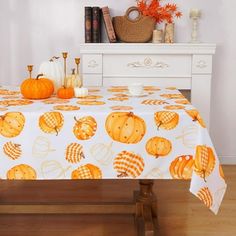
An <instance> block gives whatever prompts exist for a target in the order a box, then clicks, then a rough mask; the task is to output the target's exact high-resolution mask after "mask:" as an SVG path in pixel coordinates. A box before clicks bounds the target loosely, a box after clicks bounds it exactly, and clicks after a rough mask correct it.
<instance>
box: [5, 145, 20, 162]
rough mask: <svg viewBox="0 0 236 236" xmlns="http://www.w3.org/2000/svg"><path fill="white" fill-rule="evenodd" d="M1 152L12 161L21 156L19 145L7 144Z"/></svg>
mask: <svg viewBox="0 0 236 236" xmlns="http://www.w3.org/2000/svg"><path fill="white" fill-rule="evenodd" d="M3 152H4V153H5V154H6V155H7V156H8V157H10V158H11V159H12V160H16V159H18V158H19V157H20V156H21V153H22V151H21V145H20V144H15V143H12V142H7V143H5V144H4V145H3Z"/></svg>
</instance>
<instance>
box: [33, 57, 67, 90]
mask: <svg viewBox="0 0 236 236" xmlns="http://www.w3.org/2000/svg"><path fill="white" fill-rule="evenodd" d="M58 59H59V57H52V59H50V60H49V61H45V62H43V63H42V64H41V65H40V67H39V73H38V74H43V75H45V76H46V77H47V78H49V79H51V80H52V81H53V83H54V92H55V93H56V91H57V90H58V88H60V87H61V86H62V85H63V80H64V72H63V66H62V64H61V63H60V61H59V60H58Z"/></svg>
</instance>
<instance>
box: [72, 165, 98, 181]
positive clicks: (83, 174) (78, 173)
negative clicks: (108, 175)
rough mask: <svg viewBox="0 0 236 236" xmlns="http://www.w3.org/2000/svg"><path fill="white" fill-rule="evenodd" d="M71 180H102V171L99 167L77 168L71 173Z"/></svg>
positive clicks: (86, 166) (85, 166) (84, 166)
mask: <svg viewBox="0 0 236 236" xmlns="http://www.w3.org/2000/svg"><path fill="white" fill-rule="evenodd" d="M71 178H72V179H102V171H101V170H100V169H99V167H97V166H95V165H92V164H86V165H83V166H80V167H78V168H77V169H76V170H74V171H73V172H72V173H71Z"/></svg>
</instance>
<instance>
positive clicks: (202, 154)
mask: <svg viewBox="0 0 236 236" xmlns="http://www.w3.org/2000/svg"><path fill="white" fill-rule="evenodd" d="M214 167H215V155H214V152H213V150H212V148H211V147H207V146H205V145H198V146H197V148H196V154H195V161H194V171H195V173H196V174H197V175H199V176H200V177H201V178H203V179H204V180H205V181H206V177H207V176H209V175H210V174H211V172H212V171H213V169H214Z"/></svg>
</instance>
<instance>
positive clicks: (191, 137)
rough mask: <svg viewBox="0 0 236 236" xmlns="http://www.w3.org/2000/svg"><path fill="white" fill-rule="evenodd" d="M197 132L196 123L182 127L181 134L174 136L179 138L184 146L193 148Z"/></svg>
mask: <svg viewBox="0 0 236 236" xmlns="http://www.w3.org/2000/svg"><path fill="white" fill-rule="evenodd" d="M198 132H199V128H198V125H196V124H193V125H189V126H186V127H184V128H183V131H182V134H181V135H180V136H178V137H176V139H181V141H182V143H183V145H184V146H185V147H187V148H191V149H193V148H195V147H196V143H197V140H196V138H197V137H198Z"/></svg>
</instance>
